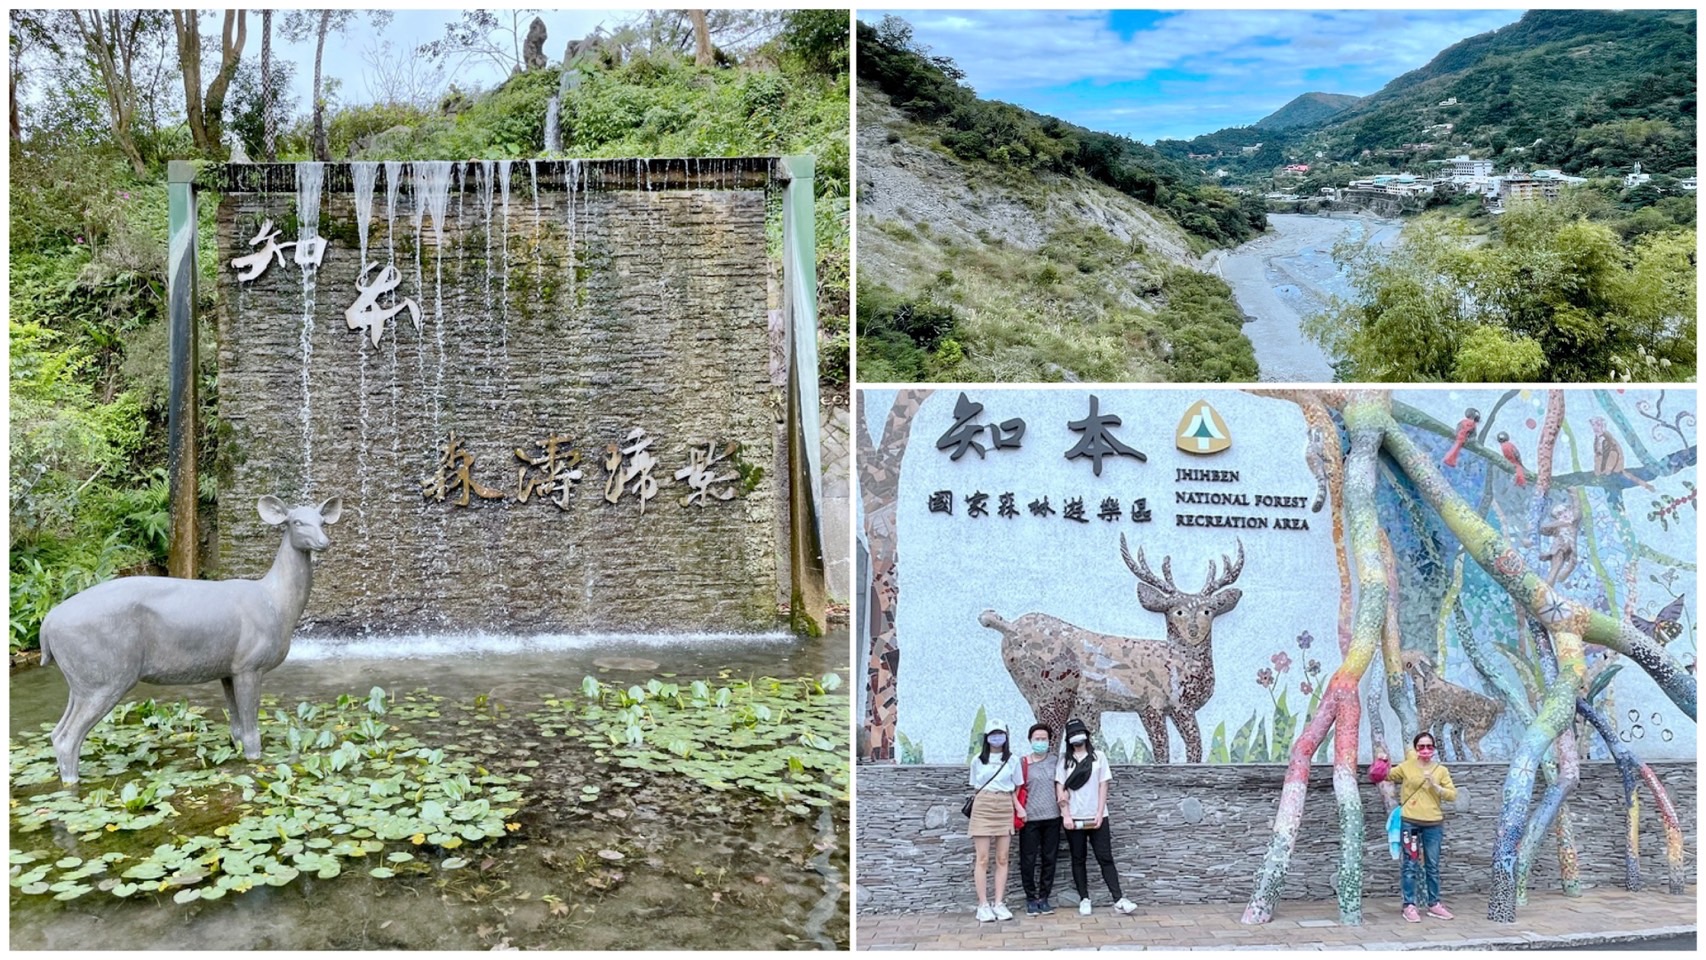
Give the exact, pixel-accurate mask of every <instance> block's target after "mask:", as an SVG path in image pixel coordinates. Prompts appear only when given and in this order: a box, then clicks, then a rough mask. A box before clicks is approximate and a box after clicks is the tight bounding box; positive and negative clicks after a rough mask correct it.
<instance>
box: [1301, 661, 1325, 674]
mask: <svg viewBox="0 0 1706 960" xmlns="http://www.w3.org/2000/svg"><path fill="white" fill-rule="evenodd" d="M1303 672H1304V673H1307V674H1310V675H1311V676H1313V675H1315V674H1319V673H1320V672H1321V661H1319V660H1311V661H1309V666H1307V667H1304V668H1303Z"/></svg>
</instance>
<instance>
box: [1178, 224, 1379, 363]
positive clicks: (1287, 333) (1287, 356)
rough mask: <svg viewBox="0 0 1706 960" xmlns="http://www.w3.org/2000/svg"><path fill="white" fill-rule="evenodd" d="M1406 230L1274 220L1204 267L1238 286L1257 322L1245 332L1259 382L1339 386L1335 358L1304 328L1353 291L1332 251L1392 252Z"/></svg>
mask: <svg viewBox="0 0 1706 960" xmlns="http://www.w3.org/2000/svg"><path fill="white" fill-rule="evenodd" d="M1402 229H1403V223H1402V221H1398V220H1383V219H1377V218H1373V217H1365V216H1358V215H1354V214H1335V215H1333V216H1331V217H1321V216H1311V215H1306V214H1296V213H1273V214H1269V215H1268V232H1267V233H1265V234H1263V235H1262V236H1260V237H1257V238H1256V239H1254V240H1251V241H1250V242H1248V243H1245V244H1241V245H1239V246H1237V247H1234V248H1233V249H1231V250H1227V251H1219V250H1217V251H1214V252H1213V253H1211V254H1209V256H1208V257H1206V258H1205V259H1204V262H1203V268H1204V269H1205V270H1209V271H1212V272H1214V273H1215V274H1217V275H1218V276H1220V277H1221V278H1222V279H1224V280H1225V281H1226V282H1227V283H1228V284H1229V285H1231V287H1232V292H1233V295H1234V296H1236V297H1237V299H1238V305H1239V307H1240V308H1241V309H1242V310H1243V311H1244V314H1245V315H1246V316H1248V317H1253V318H1255V319H1253V320H1249V321H1248V322H1246V323H1245V325H1244V333H1245V335H1246V336H1248V337H1249V338H1250V343H1251V345H1252V346H1254V347H1255V351H1256V366H1257V369H1258V373H1257V377H1258V379H1260V380H1263V381H1269V382H1275V381H1283V382H1310V383H1314V382H1329V381H1331V380H1333V379H1334V373H1333V362H1332V358H1330V357H1328V356H1327V355H1326V354H1325V353H1324V352H1322V350H1321V348H1320V347H1319V346H1317V345H1316V344H1315V343H1314V342H1313V341H1310V340H1308V339H1307V338H1305V337H1304V336H1303V332H1302V329H1301V326H1302V322H1303V318H1304V317H1307V316H1309V315H1310V314H1312V313H1317V312H1319V311H1321V310H1323V309H1325V308H1326V307H1327V305H1328V303H1329V301H1330V300H1331V299H1332V298H1333V297H1335V296H1337V297H1347V296H1349V295H1350V294H1351V292H1352V291H1351V289H1350V286H1349V283H1348V278H1347V277H1346V275H1345V272H1344V270H1343V268H1342V267H1341V265H1340V264H1339V263H1337V262H1336V261H1335V260H1334V259H1333V247H1334V246H1335V245H1337V244H1339V243H1342V242H1350V243H1360V244H1367V243H1374V244H1377V245H1379V246H1382V247H1390V246H1392V245H1393V244H1394V243H1396V242H1397V239H1398V235H1399V233H1400V232H1401V230H1402Z"/></svg>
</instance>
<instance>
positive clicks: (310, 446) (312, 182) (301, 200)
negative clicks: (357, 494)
mask: <svg viewBox="0 0 1706 960" xmlns="http://www.w3.org/2000/svg"><path fill="white" fill-rule="evenodd" d="M325 175H326V167H325V165H324V164H320V163H299V164H297V165H296V222H297V234H296V242H297V247H296V252H297V254H298V255H299V259H298V262H299V263H300V262H301V261H300V254H301V253H302V249H303V245H304V244H313V243H315V242H317V241H318V240H319V238H320V187H321V184H322V183H323V182H324V180H325ZM318 273H319V269H318V268H317V267H315V266H313V265H312V264H308V263H303V264H302V336H301V341H300V343H301V347H302V410H301V415H300V420H301V422H302V486H301V493H300V494H299V496H303V497H312V496H313V493H314V389H313V381H312V374H313V367H314V295H315V289H314V280H315V276H316V274H318Z"/></svg>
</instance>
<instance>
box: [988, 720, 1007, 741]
mask: <svg viewBox="0 0 1706 960" xmlns="http://www.w3.org/2000/svg"><path fill="white" fill-rule="evenodd" d="M997 730H999V731H1001V732H1002V733H1006V732H1007V722H1006V721H1004V720H991V721H989V724H988V725H987V726H985V727H984V728H983V735H984V736H986V737H987V736H989V735H990V734H992V733H994V732H995V731H997Z"/></svg>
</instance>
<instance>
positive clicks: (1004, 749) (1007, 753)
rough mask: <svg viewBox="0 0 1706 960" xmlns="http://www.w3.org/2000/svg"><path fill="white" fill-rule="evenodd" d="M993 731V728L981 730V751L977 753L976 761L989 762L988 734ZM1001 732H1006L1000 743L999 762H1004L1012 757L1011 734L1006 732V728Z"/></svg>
mask: <svg viewBox="0 0 1706 960" xmlns="http://www.w3.org/2000/svg"><path fill="white" fill-rule="evenodd" d="M994 732H995V731H994V730H985V731H984V732H983V752H982V753H980V754H978V755H977V762H978V763H988V762H989V735H990V734H992V733H994ZM1001 732H1002V733H1006V734H1007V739H1006V740H1005V741H1004V742H1003V743H1002V744H1001V762H1002V763H1006V762H1007V761H1008V760H1011V759H1013V735H1012V734H1011V733H1008V732H1007V731H1006V730H1003V731H1001Z"/></svg>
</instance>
